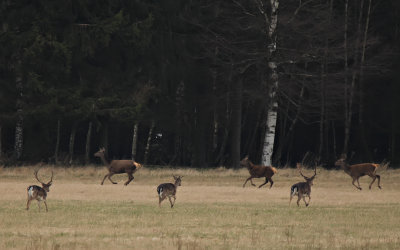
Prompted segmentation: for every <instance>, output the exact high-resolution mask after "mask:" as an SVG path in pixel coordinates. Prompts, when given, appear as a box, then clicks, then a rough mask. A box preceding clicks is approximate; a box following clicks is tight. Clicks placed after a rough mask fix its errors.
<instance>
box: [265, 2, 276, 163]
mask: <svg viewBox="0 0 400 250" xmlns="http://www.w3.org/2000/svg"><path fill="white" fill-rule="evenodd" d="M270 5H271V15H270V21H269V23H268V24H269V27H268V41H270V43H269V44H268V52H269V62H268V67H269V70H270V71H271V77H270V80H271V88H270V100H271V102H270V105H269V107H268V114H267V121H266V131H265V137H264V145H263V151H262V159H261V163H262V165H265V166H270V165H271V159H272V154H273V152H274V142H275V128H276V121H277V117H278V102H277V100H276V91H277V89H278V80H279V79H278V72H277V63H276V62H275V59H274V54H275V52H276V40H277V39H276V38H277V36H276V27H277V24H278V6H279V0H270ZM267 20H268V19H267V18H266V21H267Z"/></svg>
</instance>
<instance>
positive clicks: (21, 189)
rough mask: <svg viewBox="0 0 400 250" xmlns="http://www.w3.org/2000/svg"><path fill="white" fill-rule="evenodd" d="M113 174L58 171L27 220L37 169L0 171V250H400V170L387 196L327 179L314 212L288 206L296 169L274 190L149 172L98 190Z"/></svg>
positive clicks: (218, 174) (388, 174) (208, 175)
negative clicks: (172, 191) (178, 181)
mask: <svg viewBox="0 0 400 250" xmlns="http://www.w3.org/2000/svg"><path fill="white" fill-rule="evenodd" d="M51 169H52V168H51V167H50V166H47V167H44V168H43V169H42V170H41V171H40V172H39V176H40V177H41V178H42V179H44V180H45V179H46V178H48V177H49V176H50V170H51ZM304 172H305V173H309V174H311V173H312V171H311V170H308V171H307V170H305V171H304ZM105 173H106V169H105V168H95V167H89V168H85V169H84V168H79V167H77V168H54V174H55V176H54V181H53V182H54V184H53V186H52V187H51V188H50V193H49V194H48V206H49V212H48V213H46V212H44V204H42V212H41V213H39V211H38V207H37V203H36V202H32V204H31V208H30V210H29V211H26V210H25V206H26V187H27V186H28V185H31V184H37V181H36V180H35V178H34V176H33V167H31V168H27V167H20V168H0V190H1V195H0V249H151V248H152V249H321V248H324V249H400V230H399V225H400V182H399V180H400V170H391V169H388V170H383V171H381V172H379V174H380V175H381V179H382V183H381V185H382V187H383V189H382V190H379V189H378V188H377V185H376V183H374V185H373V188H372V190H369V189H368V184H369V182H370V178H369V177H363V178H361V186H362V187H363V190H362V191H358V190H356V189H355V188H354V187H353V186H352V185H351V178H350V177H349V176H347V175H346V174H345V173H344V172H343V171H334V170H333V171H327V170H322V169H319V170H318V175H317V177H316V180H315V181H314V186H313V190H312V200H311V204H310V206H309V207H307V208H306V207H305V206H304V203H301V207H300V208H298V207H297V206H296V203H295V200H294V202H293V201H292V206H291V207H289V206H288V202H289V190H290V186H291V185H292V184H294V183H296V182H298V181H302V178H301V177H300V176H299V174H298V173H297V171H295V170H292V169H279V170H278V173H277V174H276V175H275V176H274V177H273V179H274V181H275V184H274V186H273V188H272V189H269V188H268V186H269V184H267V185H266V186H267V187H264V188H261V189H258V188H255V187H253V186H251V185H250V184H249V183H248V186H246V188H242V184H243V182H244V181H245V179H246V178H247V176H248V173H247V170H245V169H242V170H238V171H232V170H226V169H223V168H220V169H214V170H205V171H197V170H186V169H175V170H173V169H169V168H165V169H164V168H158V169H148V168H143V169H141V170H140V171H139V172H138V173H136V174H135V180H134V181H133V182H131V184H129V185H128V186H124V185H123V182H124V181H125V180H126V179H127V177H126V175H116V176H114V177H113V179H114V180H115V181H118V185H112V184H111V183H110V182H109V181H108V180H107V181H106V182H105V185H103V186H100V182H101V180H102V177H103V176H104V175H105ZM172 174H179V175H183V176H184V177H183V180H182V186H181V187H180V188H179V189H178V194H177V201H176V205H175V207H174V208H173V209H171V208H170V207H169V202H168V200H165V201H164V203H163V204H162V207H161V209H160V208H158V198H157V194H156V187H157V185H158V184H160V183H163V182H171V181H172V180H173V179H172ZM254 182H255V183H256V184H261V183H262V180H261V179H258V180H255V181H254Z"/></svg>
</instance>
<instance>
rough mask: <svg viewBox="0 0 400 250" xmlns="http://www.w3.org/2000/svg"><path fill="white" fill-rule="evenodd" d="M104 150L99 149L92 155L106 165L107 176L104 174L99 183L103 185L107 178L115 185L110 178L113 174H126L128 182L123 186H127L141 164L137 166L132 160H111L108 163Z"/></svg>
mask: <svg viewBox="0 0 400 250" xmlns="http://www.w3.org/2000/svg"><path fill="white" fill-rule="evenodd" d="M105 152H106V150H105V149H104V148H100V150H99V151H98V152H96V153H95V154H94V156H96V157H99V158H100V159H101V160H102V162H103V164H104V165H106V167H107V169H108V174H106V175H105V176H104V178H103V181H102V182H101V185H103V183H104V180H105V179H106V178H107V177H108V179H109V180H110V181H111V183H112V184H117V183H116V182H114V181H113V180H111V176H113V175H114V174H123V173H126V174H127V175H128V178H129V179H128V180H127V181H126V182H125V184H124V185H125V186H126V185H128V184H129V183H130V182H131V181H132V180H133V179H134V178H135V177H133V174H134V173H135V172H136V171H137V170H138V169H139V168H141V167H142V164H139V163H137V162H135V161H133V160H112V161H111V162H108V161H107V160H106V157H105Z"/></svg>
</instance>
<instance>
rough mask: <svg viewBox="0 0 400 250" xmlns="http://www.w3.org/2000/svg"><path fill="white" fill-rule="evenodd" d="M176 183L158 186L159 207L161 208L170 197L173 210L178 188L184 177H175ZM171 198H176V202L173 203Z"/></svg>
mask: <svg viewBox="0 0 400 250" xmlns="http://www.w3.org/2000/svg"><path fill="white" fill-rule="evenodd" d="M173 177H174V180H175V183H163V184H160V185H158V187H157V194H158V206H159V207H161V202H162V201H163V200H164V199H165V198H167V197H168V199H169V203H170V204H171V208H173V207H174V205H175V200H176V196H175V195H176V191H177V189H178V186H180V185H181V182H182V177H183V176H175V175H174V176H173ZM171 198H174V202H172V201H171Z"/></svg>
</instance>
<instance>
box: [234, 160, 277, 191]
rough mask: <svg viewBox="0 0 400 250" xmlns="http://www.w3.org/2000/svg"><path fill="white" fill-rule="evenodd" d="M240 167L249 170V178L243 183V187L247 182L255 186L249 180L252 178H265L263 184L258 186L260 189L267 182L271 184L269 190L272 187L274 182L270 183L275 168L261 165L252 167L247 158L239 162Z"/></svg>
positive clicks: (275, 171)
mask: <svg viewBox="0 0 400 250" xmlns="http://www.w3.org/2000/svg"><path fill="white" fill-rule="evenodd" d="M240 166H241V167H246V168H247V169H248V170H249V173H250V177H249V178H247V180H246V181H245V182H244V184H243V187H244V186H245V185H246V183H247V182H248V181H250V183H251V185H253V186H255V184H254V183H253V181H252V180H251V179H253V178H262V177H265V182H264V183H263V184H261V185H260V186H259V188H261V187H262V186H264V185H265V184H267V183H268V181H269V182H270V183H271V185H270V186H269V188H271V187H272V185H273V184H274V182H273V181H272V176H273V175H274V174H276V173H277V172H278V171H277V170H276V168H274V167H272V166H262V165H254V164H253V163H252V162H251V161H250V160H249V157H248V156H246V157H245V158H244V159H243V160H241V161H240Z"/></svg>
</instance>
